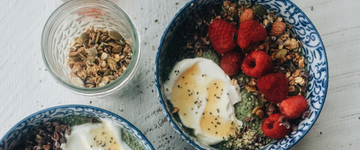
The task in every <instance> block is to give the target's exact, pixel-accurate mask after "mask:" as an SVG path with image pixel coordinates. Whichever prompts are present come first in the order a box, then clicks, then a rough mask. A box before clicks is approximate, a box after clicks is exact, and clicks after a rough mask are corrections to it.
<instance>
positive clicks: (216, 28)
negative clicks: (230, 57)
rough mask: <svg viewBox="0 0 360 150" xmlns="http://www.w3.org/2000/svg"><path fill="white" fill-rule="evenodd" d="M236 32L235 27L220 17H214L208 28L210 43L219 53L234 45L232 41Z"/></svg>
mask: <svg viewBox="0 0 360 150" xmlns="http://www.w3.org/2000/svg"><path fill="white" fill-rule="evenodd" d="M236 32H237V29H236V27H235V26H233V25H231V24H230V23H229V22H226V21H225V20H222V19H214V20H213V22H212V23H211V24H210V25H209V29H208V34H209V39H210V41H211V45H212V46H213V48H214V49H215V50H216V51H217V52H218V53H219V54H223V53H225V52H227V51H230V50H232V49H233V48H234V47H235V46H236V42H235V41H234V36H235V35H236Z"/></svg>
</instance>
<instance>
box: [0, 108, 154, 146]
mask: <svg viewBox="0 0 360 150" xmlns="http://www.w3.org/2000/svg"><path fill="white" fill-rule="evenodd" d="M74 115H81V116H88V117H98V118H106V119H111V120H113V121H114V122H115V123H117V124H119V125H120V127H122V128H123V129H124V130H126V131H127V132H128V133H130V134H131V135H133V137H135V138H136V139H137V140H138V141H139V142H140V144H141V145H142V146H143V147H144V149H145V150H154V148H153V146H152V145H151V143H150V142H149V141H148V140H147V139H146V137H145V136H144V135H143V134H142V133H141V132H140V131H139V130H138V129H137V128H136V127H135V126H134V125H132V124H131V123H130V122H128V121H126V120H125V119H124V118H122V117H120V116H118V115H116V114H114V113H112V112H110V111H107V110H104V109H101V108H97V107H93V106H86V105H63V106H56V107H52V108H48V109H44V110H41V111H39V112H36V113H34V114H32V115H30V116H28V117H26V118H25V119H23V120H21V121H20V122H19V123H17V124H16V125H15V126H14V127H12V128H11V129H10V131H9V132H8V133H6V134H5V136H4V137H3V138H2V139H1V140H0V149H1V150H12V149H14V146H15V145H16V144H17V141H19V140H20V139H21V138H23V137H24V136H25V134H26V133H27V132H28V131H30V130H32V129H34V128H36V127H37V126H39V125H40V124H42V123H44V122H46V121H48V120H51V119H53V118H59V117H66V116H74Z"/></svg>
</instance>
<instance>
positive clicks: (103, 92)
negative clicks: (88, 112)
mask: <svg viewBox="0 0 360 150" xmlns="http://www.w3.org/2000/svg"><path fill="white" fill-rule="evenodd" d="M75 1H78V0H69V1H67V2H64V3H63V4H61V5H60V6H58V7H57V8H56V9H55V10H54V11H53V12H52V13H51V15H50V16H49V17H48V18H47V20H46V22H45V24H44V27H43V29H42V33H41V41H40V46H41V55H42V59H43V62H44V64H45V66H46V68H47V69H48V70H49V73H50V75H51V76H52V77H53V78H54V79H55V81H57V82H59V83H60V84H61V85H62V86H64V87H65V88H66V89H68V90H70V91H71V92H73V93H76V94H79V95H83V96H89V97H103V96H107V95H110V94H112V93H114V92H116V91H117V90H119V89H121V88H125V87H126V86H127V85H128V83H129V82H130V80H131V79H133V77H134V76H135V74H136V72H137V70H138V68H139V65H140V60H141V37H140V34H139V31H138V28H137V27H136V25H135V23H134V22H133V20H132V19H131V18H130V15H129V14H128V13H126V11H124V10H123V9H122V8H121V7H120V6H118V5H117V4H115V3H113V2H111V1H109V0H95V1H94V2H97V3H102V2H104V3H107V4H108V5H109V6H111V7H115V8H116V11H118V12H120V13H121V14H123V15H124V17H125V19H126V21H128V23H129V25H130V27H131V31H132V33H133V38H134V46H133V47H132V49H133V50H134V49H136V50H137V52H136V53H137V55H133V57H132V59H131V62H130V63H134V64H133V68H132V69H131V70H128V69H127V70H125V72H124V73H126V72H129V73H128V74H127V76H126V77H124V78H122V79H123V81H121V82H120V79H121V76H119V77H118V78H117V79H115V80H114V82H112V83H109V84H106V85H105V86H102V87H96V88H85V87H81V86H76V85H73V84H69V83H67V82H65V81H64V80H62V79H61V78H60V77H59V75H58V74H56V73H55V71H54V70H53V67H52V66H50V64H49V63H48V57H47V56H46V54H45V52H44V51H45V49H46V48H45V47H46V46H44V45H43V43H44V42H43V39H44V38H45V37H46V34H48V33H46V32H45V31H47V28H48V25H51V23H52V22H50V21H52V19H54V17H56V16H55V15H56V14H57V13H58V12H59V11H60V10H61V9H63V8H64V7H65V6H66V5H69V4H70V3H72V2H75ZM82 1H85V2H90V3H91V2H93V1H86V0H82ZM57 15H58V14H57ZM133 58H134V59H136V60H134V62H133ZM129 65H132V64H129ZM110 86H111V87H110ZM84 91H85V92H84Z"/></svg>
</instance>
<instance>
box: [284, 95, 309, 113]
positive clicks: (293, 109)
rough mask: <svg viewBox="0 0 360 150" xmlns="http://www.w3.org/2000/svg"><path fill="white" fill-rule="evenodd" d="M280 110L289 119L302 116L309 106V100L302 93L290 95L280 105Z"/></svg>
mask: <svg viewBox="0 0 360 150" xmlns="http://www.w3.org/2000/svg"><path fill="white" fill-rule="evenodd" d="M279 108H280V112H281V114H282V115H284V116H285V118H287V119H295V118H298V117H300V116H301V115H302V114H303V113H304V112H305V111H306V110H307V108H308V102H307V100H306V98H305V97H304V96H302V95H296V96H292V97H289V98H288V99H286V100H284V101H282V102H281V103H280V105H279Z"/></svg>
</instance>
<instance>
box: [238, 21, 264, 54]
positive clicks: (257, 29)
mask: <svg viewBox="0 0 360 150" xmlns="http://www.w3.org/2000/svg"><path fill="white" fill-rule="evenodd" d="M266 34H267V33H266V30H265V28H264V27H263V26H261V25H260V24H259V23H258V22H257V21H256V20H245V21H244V22H243V23H241V24H240V27H239V32H238V39H237V43H238V45H239V46H240V48H242V49H245V48H247V47H248V46H250V45H251V44H253V43H255V42H259V41H265V40H266V37H267V36H266Z"/></svg>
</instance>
